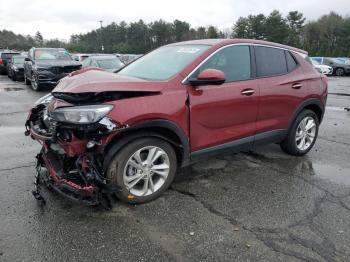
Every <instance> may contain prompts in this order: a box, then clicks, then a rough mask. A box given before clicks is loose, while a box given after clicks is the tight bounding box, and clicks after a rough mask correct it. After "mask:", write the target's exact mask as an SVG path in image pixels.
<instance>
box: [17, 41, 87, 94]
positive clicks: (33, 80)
mask: <svg viewBox="0 0 350 262" xmlns="http://www.w3.org/2000/svg"><path fill="white" fill-rule="evenodd" d="M80 68H81V63H79V62H77V61H74V60H73V59H72V57H71V56H70V54H69V53H68V51H67V50H65V49H64V48H35V47H33V48H31V49H30V50H29V53H28V57H27V58H26V59H25V62H24V82H25V83H26V85H31V86H32V88H33V90H35V91H39V90H40V89H43V88H45V87H49V86H55V85H56V84H57V83H58V81H59V80H60V79H61V78H63V77H65V76H67V75H68V74H69V73H71V72H73V71H75V70H78V69H80Z"/></svg>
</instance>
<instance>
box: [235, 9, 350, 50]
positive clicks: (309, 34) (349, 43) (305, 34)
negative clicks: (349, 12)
mask: <svg viewBox="0 0 350 262" xmlns="http://www.w3.org/2000/svg"><path fill="white" fill-rule="evenodd" d="M231 36H232V37H237V38H254V39H262V40H267V41H272V42H278V43H282V44H287V45H291V46H295V47H299V48H301V49H304V50H307V51H308V52H309V54H311V55H314V56H350V17H342V16H340V15H338V14H336V13H334V12H330V13H329V14H328V15H323V16H321V17H320V18H319V19H318V20H316V21H310V22H307V23H305V18H304V16H303V14H302V13H299V12H297V11H293V12H289V13H288V15H287V16H286V17H283V16H282V15H281V13H280V12H278V11H276V10H275V11H273V12H272V13H271V14H270V15H269V16H265V15H263V14H258V15H249V16H248V17H240V18H239V19H238V20H237V22H236V23H235V24H234V26H233V33H232V35H231Z"/></svg>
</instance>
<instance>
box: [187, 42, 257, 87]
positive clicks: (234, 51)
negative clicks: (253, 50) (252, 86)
mask: <svg viewBox="0 0 350 262" xmlns="http://www.w3.org/2000/svg"><path fill="white" fill-rule="evenodd" d="M206 69H217V70H221V71H223V72H224V73H225V77H226V83H227V82H235V81H242V80H248V79H251V66H250V51H249V46H246V45H236V46H229V47H225V48H223V49H222V50H220V51H218V52H217V53H215V54H214V55H213V56H212V57H210V58H209V59H208V60H207V61H206V62H204V64H202V65H201V66H200V67H199V68H198V70H197V71H196V72H195V74H194V76H196V77H197V76H198V74H199V73H200V72H202V71H204V70H206Z"/></svg>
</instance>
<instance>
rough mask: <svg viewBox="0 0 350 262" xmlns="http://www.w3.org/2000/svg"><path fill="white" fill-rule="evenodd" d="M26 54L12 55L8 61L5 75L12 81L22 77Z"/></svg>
mask: <svg viewBox="0 0 350 262" xmlns="http://www.w3.org/2000/svg"><path fill="white" fill-rule="evenodd" d="M25 58H26V56H21V55H14V56H12V57H11V60H10V62H9V63H8V73H7V76H8V77H9V78H11V79H12V80H13V81H17V80H23V79H24V59H25Z"/></svg>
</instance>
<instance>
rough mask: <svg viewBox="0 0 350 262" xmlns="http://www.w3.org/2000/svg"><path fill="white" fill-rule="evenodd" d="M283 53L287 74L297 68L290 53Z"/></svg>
mask: <svg viewBox="0 0 350 262" xmlns="http://www.w3.org/2000/svg"><path fill="white" fill-rule="evenodd" d="M285 52H286V59H287V67H288V72H291V71H293V70H294V69H295V68H296V67H297V66H298V64H297V62H296V61H295V58H294V57H293V55H292V54H291V53H290V52H288V51H285Z"/></svg>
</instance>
